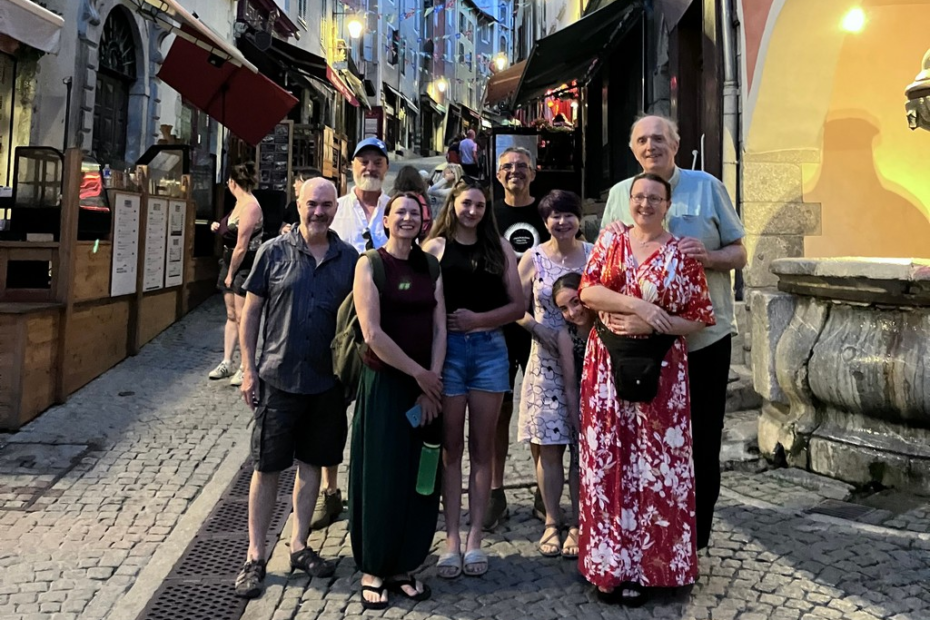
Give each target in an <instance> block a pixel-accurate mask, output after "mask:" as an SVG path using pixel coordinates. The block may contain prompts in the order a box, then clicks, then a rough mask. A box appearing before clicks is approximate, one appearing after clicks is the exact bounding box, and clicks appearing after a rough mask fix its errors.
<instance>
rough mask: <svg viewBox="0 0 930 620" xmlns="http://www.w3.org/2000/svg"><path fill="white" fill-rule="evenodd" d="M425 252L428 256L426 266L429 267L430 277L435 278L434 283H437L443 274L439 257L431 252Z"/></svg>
mask: <svg viewBox="0 0 930 620" xmlns="http://www.w3.org/2000/svg"><path fill="white" fill-rule="evenodd" d="M423 254H424V255H425V256H426V267H427V268H428V269H429V277H430V278H432V279H433V284H436V281H437V280H439V276H440V275H442V268H441V267H440V266H439V259H438V258H436V257H435V256H433V255H432V254H430V253H429V252H424V253H423Z"/></svg>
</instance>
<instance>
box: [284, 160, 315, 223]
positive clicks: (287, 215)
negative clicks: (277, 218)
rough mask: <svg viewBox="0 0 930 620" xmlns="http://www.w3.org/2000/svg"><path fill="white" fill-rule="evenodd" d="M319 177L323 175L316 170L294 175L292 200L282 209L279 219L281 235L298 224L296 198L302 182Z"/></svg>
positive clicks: (298, 214)
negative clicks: (282, 215) (282, 212)
mask: <svg viewBox="0 0 930 620" xmlns="http://www.w3.org/2000/svg"><path fill="white" fill-rule="evenodd" d="M321 176H323V173H322V172H320V171H319V170H317V169H316V168H311V169H309V170H306V171H304V172H298V173H297V174H296V175H294V200H292V201H290V202H289V203H287V206H286V207H284V217H283V218H282V219H281V234H282V235H286V234H287V233H289V232H291V228H293V227H294V226H297V225H299V224H300V211H299V210H298V209H297V197H298V196H299V195H300V188H301V187H303V185H304V181H309V180H310V179H315V178H317V177H321Z"/></svg>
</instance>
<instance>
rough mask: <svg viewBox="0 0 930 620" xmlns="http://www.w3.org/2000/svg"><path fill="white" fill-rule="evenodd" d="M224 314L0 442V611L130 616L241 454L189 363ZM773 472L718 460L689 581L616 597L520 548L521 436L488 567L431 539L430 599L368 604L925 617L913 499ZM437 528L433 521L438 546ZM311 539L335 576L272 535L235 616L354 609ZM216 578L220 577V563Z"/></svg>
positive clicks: (526, 516)
mask: <svg viewBox="0 0 930 620" xmlns="http://www.w3.org/2000/svg"><path fill="white" fill-rule="evenodd" d="M223 319H224V314H223V310H222V307H221V304H220V302H219V299H218V298H214V299H211V300H210V301H208V302H207V303H205V304H204V305H203V306H201V307H200V308H198V309H196V310H195V311H193V312H192V313H191V314H190V315H189V316H187V317H186V318H185V319H183V320H182V321H180V322H179V323H178V324H176V325H174V326H173V327H171V328H169V329H168V330H167V331H166V332H164V333H163V334H162V335H160V336H159V337H158V338H156V340H155V341H153V342H152V343H151V344H149V345H148V346H146V347H145V348H143V349H142V352H141V354H140V355H138V356H137V357H134V358H130V359H128V360H126V361H125V362H123V363H122V364H120V365H119V366H117V367H116V368H114V369H113V370H111V371H110V372H108V373H106V374H105V375H103V376H102V377H100V378H99V379H98V380H96V381H94V382H92V383H91V384H90V385H88V386H87V387H85V388H84V389H82V390H81V391H79V392H78V393H76V394H75V395H74V396H72V398H71V399H70V400H69V401H68V403H67V404H66V405H64V406H59V407H54V408H52V409H50V410H49V411H47V412H46V413H44V414H43V415H42V416H41V417H39V418H38V419H37V420H35V421H34V422H32V423H31V424H29V425H27V426H26V427H25V428H24V429H23V430H22V431H20V432H19V433H16V434H15V435H5V436H2V437H0V618H3V619H4V620H76V619H77V618H81V619H82V620H99V619H103V618H112V619H113V620H134V619H135V618H137V617H139V614H140V612H142V610H143V609H144V608H145V607H146V605H147V604H148V603H149V601H150V600H151V599H152V596H153V594H154V593H155V592H156V590H158V588H159V587H160V586H161V585H162V583H163V582H164V580H165V578H166V576H167V575H168V574H169V572H170V570H171V568H172V567H173V566H174V565H175V564H176V562H177V561H178V559H179V558H180V557H181V555H182V554H183V553H184V551H185V549H186V548H187V546H188V544H189V543H190V541H191V540H192V539H193V538H194V536H195V535H196V534H197V532H198V530H200V529H201V527H202V526H203V524H204V522H205V520H206V519H207V517H208V515H209V514H210V512H211V511H212V510H213V508H214V507H215V506H216V505H217V503H218V502H219V501H220V500H221V498H222V497H223V495H224V492H225V491H226V489H227V488H228V487H229V486H230V483H231V482H233V481H234V479H235V478H236V476H237V475H239V473H240V469H241V467H242V465H243V464H244V463H245V461H246V459H247V454H248V436H249V432H248V430H247V428H246V425H247V424H248V422H249V413H248V411H247V410H246V408H245V407H244V405H242V404H241V402H240V401H239V397H238V393H237V392H236V390H235V389H234V388H232V387H230V386H229V385H228V384H227V383H226V382H225V381H216V382H210V381H209V380H207V377H206V375H207V372H208V371H209V370H210V368H212V366H213V365H214V364H215V363H216V359H217V357H218V356H219V354H220V340H221V333H222V325H223ZM783 472H785V470H776V471H770V472H765V473H761V474H756V473H752V471H751V470H750V471H749V472H740V471H730V472H725V473H724V482H725V489H724V496H723V497H722V498H721V501H720V503H719V505H718V513H717V521H716V526H715V528H716V531H715V534H714V538H713V543H712V547H711V548H710V549H709V551H708V552H707V553H706V554H702V556H701V578H700V581H699V582H698V584H697V585H696V586H695V587H694V588H693V590H692V591H691V592H690V593H684V592H679V593H667V594H663V595H658V596H656V597H654V598H653V600H652V601H650V602H649V603H648V604H647V605H646V606H645V607H643V608H641V609H638V610H628V609H624V608H608V607H604V606H603V605H601V604H600V603H598V602H597V601H596V599H595V598H594V596H593V594H592V593H591V589H590V587H588V586H586V585H585V584H584V583H583V582H581V580H580V579H579V577H578V574H577V570H576V568H575V566H574V563H573V562H568V561H564V560H561V559H548V558H543V557H541V556H539V554H538V553H537V552H536V550H535V543H536V539H537V538H538V537H539V535H540V531H541V524H540V523H539V522H538V521H537V520H535V519H534V518H533V517H532V516H531V514H530V506H531V502H532V484H533V481H532V471H531V465H530V457H529V453H528V450H527V449H526V448H525V447H524V446H523V445H518V446H514V449H513V451H512V455H511V463H510V468H509V471H508V475H507V483H508V486H509V487H510V488H511V490H510V491H509V492H508V493H509V496H510V501H511V509H512V516H511V518H510V519H509V521H508V522H507V523H506V525H505V526H504V527H502V528H501V529H500V530H499V531H497V532H495V533H493V534H490V535H489V536H488V537H487V539H486V546H487V550H488V552H489V553H490V555H491V569H490V571H489V573H488V574H487V575H486V576H485V577H484V578H481V579H464V578H462V579H459V580H457V581H453V582H444V581H442V580H440V579H438V578H436V576H435V562H436V557H437V553H435V550H434V553H433V554H432V555H431V556H430V558H429V559H428V561H427V565H426V566H425V567H424V568H423V570H422V573H421V576H422V577H424V578H425V579H428V580H429V582H430V584H431V586H432V588H433V592H434V595H433V598H432V599H431V600H429V601H424V602H421V603H416V604H413V603H412V602H409V601H396V602H394V603H393V604H392V606H391V607H390V608H389V610H388V611H386V612H383V614H370V615H383V616H384V617H388V618H410V619H417V620H423V619H425V618H457V619H462V620H476V619H478V618H497V619H499V620H510V619H515V618H523V617H532V618H536V619H547V618H551V619H555V618H563V617H565V618H601V617H604V618H668V619H672V618H676V619H677V618H687V619H713V620H730V619H739V620H763V619H774V620H801V619H815V618H848V619H849V620H869V619H876V618H887V619H892V620H908V619H910V620H920V619H924V618H926V617H928V613H930V586H928V583H930V534H928V533H927V532H930V516H928V515H930V510H928V508H930V507H928V506H927V505H925V504H920V505H914V506H912V507H911V509H909V510H907V511H905V512H903V513H902V514H898V515H891V514H890V513H887V511H876V510H873V511H871V513H870V514H871V517H869V516H868V515H860V516H859V517H858V518H859V520H858V521H852V520H844V519H838V518H835V517H829V516H824V515H822V514H816V515H814V514H809V513H807V512H805V511H807V510H810V509H812V508H813V507H815V506H818V505H820V504H822V503H823V502H824V500H826V499H828V498H834V499H836V498H837V497H839V496H841V495H842V494H843V493H844V491H843V486H844V485H841V484H839V483H833V484H828V483H826V482H824V481H823V480H822V479H820V480H818V481H813V482H814V483H816V484H813V483H812V482H811V481H810V480H807V479H805V478H803V477H797V476H792V475H787V474H784V473H783ZM344 479H345V478H344V477H343V478H341V480H344ZM882 513H887V514H882ZM875 517H879V518H875ZM878 522H882V523H883V524H884V525H874V523H878ZM440 527H441V523H440ZM288 528H289V525H286V526H285V528H284V532H283V534H282V538H283V539H285V540H286V539H287V532H288ZM244 533H245V532H243V534H244ZM441 540H442V533H441V531H440V532H439V533H437V535H436V539H435V543H436V548H437V549H438V545H439V543H440V541H441ZM312 541H313V544H314V546H315V547H318V548H319V546H322V549H323V554H324V555H325V556H326V557H336V558H338V559H339V564H338V569H337V572H336V575H335V576H334V577H333V578H331V579H323V580H316V579H315V580H310V579H308V578H307V577H306V576H305V575H303V574H298V573H294V574H289V571H288V570H287V566H286V562H287V553H286V552H287V548H286V547H285V546H284V544H283V543H279V544H278V547H277V549H276V551H275V554H274V556H273V557H272V560H271V563H270V569H269V576H268V578H267V580H266V583H267V586H268V587H267V591H266V592H265V595H264V596H263V597H262V598H260V599H258V600H256V601H253V602H251V603H250V604H249V606H248V607H247V608H246V609H245V614H244V616H243V617H244V618H246V619H248V620H260V619H261V620H264V619H268V620H286V619H291V618H294V619H296V620H310V619H317V618H318V619H321V620H330V619H333V620H335V619H336V618H343V617H346V618H352V617H356V616H361V615H362V609H361V605H360V603H359V602H358V594H357V590H358V579H359V575H358V573H357V571H356V570H355V567H354V564H353V562H352V557H351V552H350V547H349V541H348V539H347V534H346V522H345V521H344V520H342V521H339V522H337V523H336V524H334V525H333V526H331V527H330V528H329V529H328V530H326V531H324V532H319V533H315V534H314V535H313V537H312ZM239 561H240V560H239V559H236V562H235V565H234V566H233V567H232V570H233V574H234V572H235V570H236V569H237V568H238V562H239ZM214 581H215V583H216V584H217V587H219V588H220V589H223V588H228V589H229V591H231V587H232V585H231V584H232V579H231V578H220V577H219V576H218V577H217V578H216V579H215V580H214ZM227 581H228V583H227ZM182 615H183V614H181V612H180V611H179V612H178V615H177V616H175V617H181V616H182ZM185 617H193V616H192V615H191V616H185ZM215 617H227V616H220V615H219V614H217V615H216V616H215Z"/></svg>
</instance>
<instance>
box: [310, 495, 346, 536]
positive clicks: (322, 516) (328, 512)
mask: <svg viewBox="0 0 930 620" xmlns="http://www.w3.org/2000/svg"><path fill="white" fill-rule="evenodd" d="M340 514H342V491H340V490H339V489H336V492H335V493H332V494H330V493H327V492H326V491H323V492H322V493H320V496H319V497H317V499H316V507H314V509H313V519H311V521H310V529H311V530H322V529H323V528H326V527H329V524H330V523H332V522H333V521H335V520H336V519H338V518H339V515H340Z"/></svg>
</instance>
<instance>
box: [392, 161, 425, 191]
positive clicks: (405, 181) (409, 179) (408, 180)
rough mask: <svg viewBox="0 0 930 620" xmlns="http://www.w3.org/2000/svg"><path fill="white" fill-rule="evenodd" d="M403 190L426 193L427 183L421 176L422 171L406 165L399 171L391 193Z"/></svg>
mask: <svg viewBox="0 0 930 620" xmlns="http://www.w3.org/2000/svg"><path fill="white" fill-rule="evenodd" d="M401 192H416V193H417V194H426V183H425V182H424V181H423V177H422V176H420V171H419V170H417V169H416V168H414V167H413V166H404V167H403V168H401V169H400V170H398V171H397V177H396V178H395V179H394V187H392V188H391V193H392V194H399V193H401Z"/></svg>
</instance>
